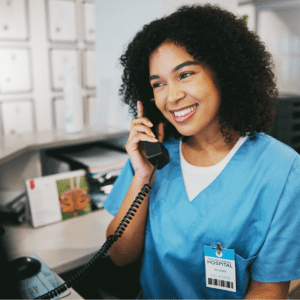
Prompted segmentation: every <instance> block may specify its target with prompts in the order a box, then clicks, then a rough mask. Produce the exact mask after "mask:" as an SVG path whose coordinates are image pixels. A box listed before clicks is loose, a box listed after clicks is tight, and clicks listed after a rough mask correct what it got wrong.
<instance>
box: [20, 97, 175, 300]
mask: <svg viewBox="0 0 300 300" xmlns="http://www.w3.org/2000/svg"><path fill="white" fill-rule="evenodd" d="M144 116H145V117H147V118H148V119H149V120H150V121H151V122H152V124H153V127H152V128H151V129H152V131H153V133H154V134H155V135H156V134H157V132H156V130H157V125H158V124H159V123H161V122H162V121H163V120H164V118H163V115H162V114H161V112H160V111H159V110H158V108H157V107H156V105H155V102H154V99H152V100H151V101H150V102H149V104H148V105H147V106H146V107H145V108H144ZM144 147H145V152H146V155H147V159H148V160H149V161H150V163H151V164H152V165H153V166H154V168H153V171H152V174H151V176H150V179H149V183H148V184H145V185H144V187H143V188H142V190H141V192H140V193H139V194H138V195H137V197H136V198H135V200H134V201H133V203H132V205H131V207H130V208H129V210H128V212H127V213H126V215H125V216H124V218H123V220H122V221H121V223H120V224H119V226H118V228H117V229H116V231H115V233H114V234H113V235H110V236H109V237H108V238H107V240H106V242H105V243H104V244H103V246H102V247H101V249H100V250H99V251H98V252H97V253H96V254H95V255H94V257H93V258H92V259H91V260H90V261H89V262H88V263H87V264H86V265H85V266H83V267H82V268H81V270H80V271H79V272H78V273H76V274H75V275H74V276H72V277H71V278H70V279H68V280H67V281H66V282H64V283H63V284H62V285H60V286H59V287H57V288H56V289H54V290H52V291H50V292H48V293H46V294H44V295H41V296H39V297H37V298H35V299H51V298H54V297H55V296H57V295H59V294H61V293H63V292H64V291H66V290H67V288H70V287H72V286H74V285H76V284H77V283H78V282H79V281H81V280H82V279H83V278H84V277H85V276H86V275H87V274H88V273H89V272H90V271H91V269H92V268H93V267H95V265H96V263H97V262H98V261H100V260H101V259H103V258H104V257H105V256H106V254H107V253H108V250H109V249H110V247H111V246H112V244H113V243H114V242H116V241H117V240H118V239H119V238H121V237H122V234H123V231H125V229H126V227H127V226H128V224H129V223H130V220H132V217H133V216H134V215H135V213H136V212H137V209H138V208H139V205H140V204H141V203H142V202H141V201H143V200H144V197H145V196H146V195H147V194H148V193H149V192H150V190H151V188H152V186H151V181H152V177H153V176H154V173H155V171H156V169H158V170H160V169H162V168H163V167H164V166H165V165H166V164H168V163H169V161H170V157H169V152H168V150H167V149H166V148H165V146H164V145H163V144H161V143H159V142H157V143H151V142H145V141H144ZM16 263H17V264H18V265H16V266H15V267H16V268H15V269H19V268H20V266H22V264H23V261H21V259H19V260H16ZM28 263H29V262H27V264H28ZM30 263H31V264H32V262H30ZM31 266H33V265H31ZM30 271H34V270H33V269H32V270H30ZM38 271H39V270H38V265H36V269H35V272H38ZM35 272H32V274H35ZM24 275H26V276H28V275H30V274H24ZM22 278H24V277H22ZM16 279H17V278H16ZM19 279H21V278H19Z"/></svg>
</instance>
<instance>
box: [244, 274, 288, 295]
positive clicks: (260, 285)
mask: <svg viewBox="0 0 300 300" xmlns="http://www.w3.org/2000/svg"><path fill="white" fill-rule="evenodd" d="M289 288H290V281H284V282H270V283H269V282H258V281H255V280H253V279H251V281H250V286H249V290H248V292H247V294H246V296H245V298H244V299H287V296H288V293H289Z"/></svg>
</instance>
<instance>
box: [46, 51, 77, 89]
mask: <svg viewBox="0 0 300 300" xmlns="http://www.w3.org/2000/svg"><path fill="white" fill-rule="evenodd" d="M78 58H79V57H78V50H76V49H75V50H65V49H63V50H60V49H51V50H50V69H51V86H52V90H53V91H62V90H63V86H64V83H65V77H66V72H68V71H70V70H73V71H72V74H73V76H75V77H76V78H77V79H76V81H77V82H78V83H79V82H80V80H79V74H80V71H79V64H78Z"/></svg>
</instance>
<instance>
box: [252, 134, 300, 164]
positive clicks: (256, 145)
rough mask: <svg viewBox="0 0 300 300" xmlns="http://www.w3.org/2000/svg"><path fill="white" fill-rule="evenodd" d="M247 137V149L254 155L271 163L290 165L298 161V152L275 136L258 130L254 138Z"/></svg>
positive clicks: (299, 157)
mask: <svg viewBox="0 0 300 300" xmlns="http://www.w3.org/2000/svg"><path fill="white" fill-rule="evenodd" d="M248 139H249V143H248V145H249V149H250V151H251V152H252V154H253V155H256V157H257V158H258V157H262V158H263V159H264V160H265V161H269V162H270V163H272V164H274V163H275V164H276V165H278V166H280V165H289V166H292V165H294V166H295V164H299V163H300V155H299V153H298V152H297V151H296V150H295V149H293V148H292V147H290V146H289V145H287V144H285V143H283V142H281V141H279V140H277V139H276V138H274V137H272V136H270V135H268V134H266V133H263V132H260V133H257V134H256V140H252V141H251V140H250V137H248Z"/></svg>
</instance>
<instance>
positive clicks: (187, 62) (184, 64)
mask: <svg viewBox="0 0 300 300" xmlns="http://www.w3.org/2000/svg"><path fill="white" fill-rule="evenodd" d="M197 64H198V63H197V62H196V61H192V60H189V61H185V62H184V63H182V64H180V65H178V66H177V67H175V68H174V69H173V72H176V71H177V70H179V69H181V68H183V67H185V66H190V65H197ZM158 78H159V76H157V75H152V76H150V77H149V81H151V80H153V79H158Z"/></svg>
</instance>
